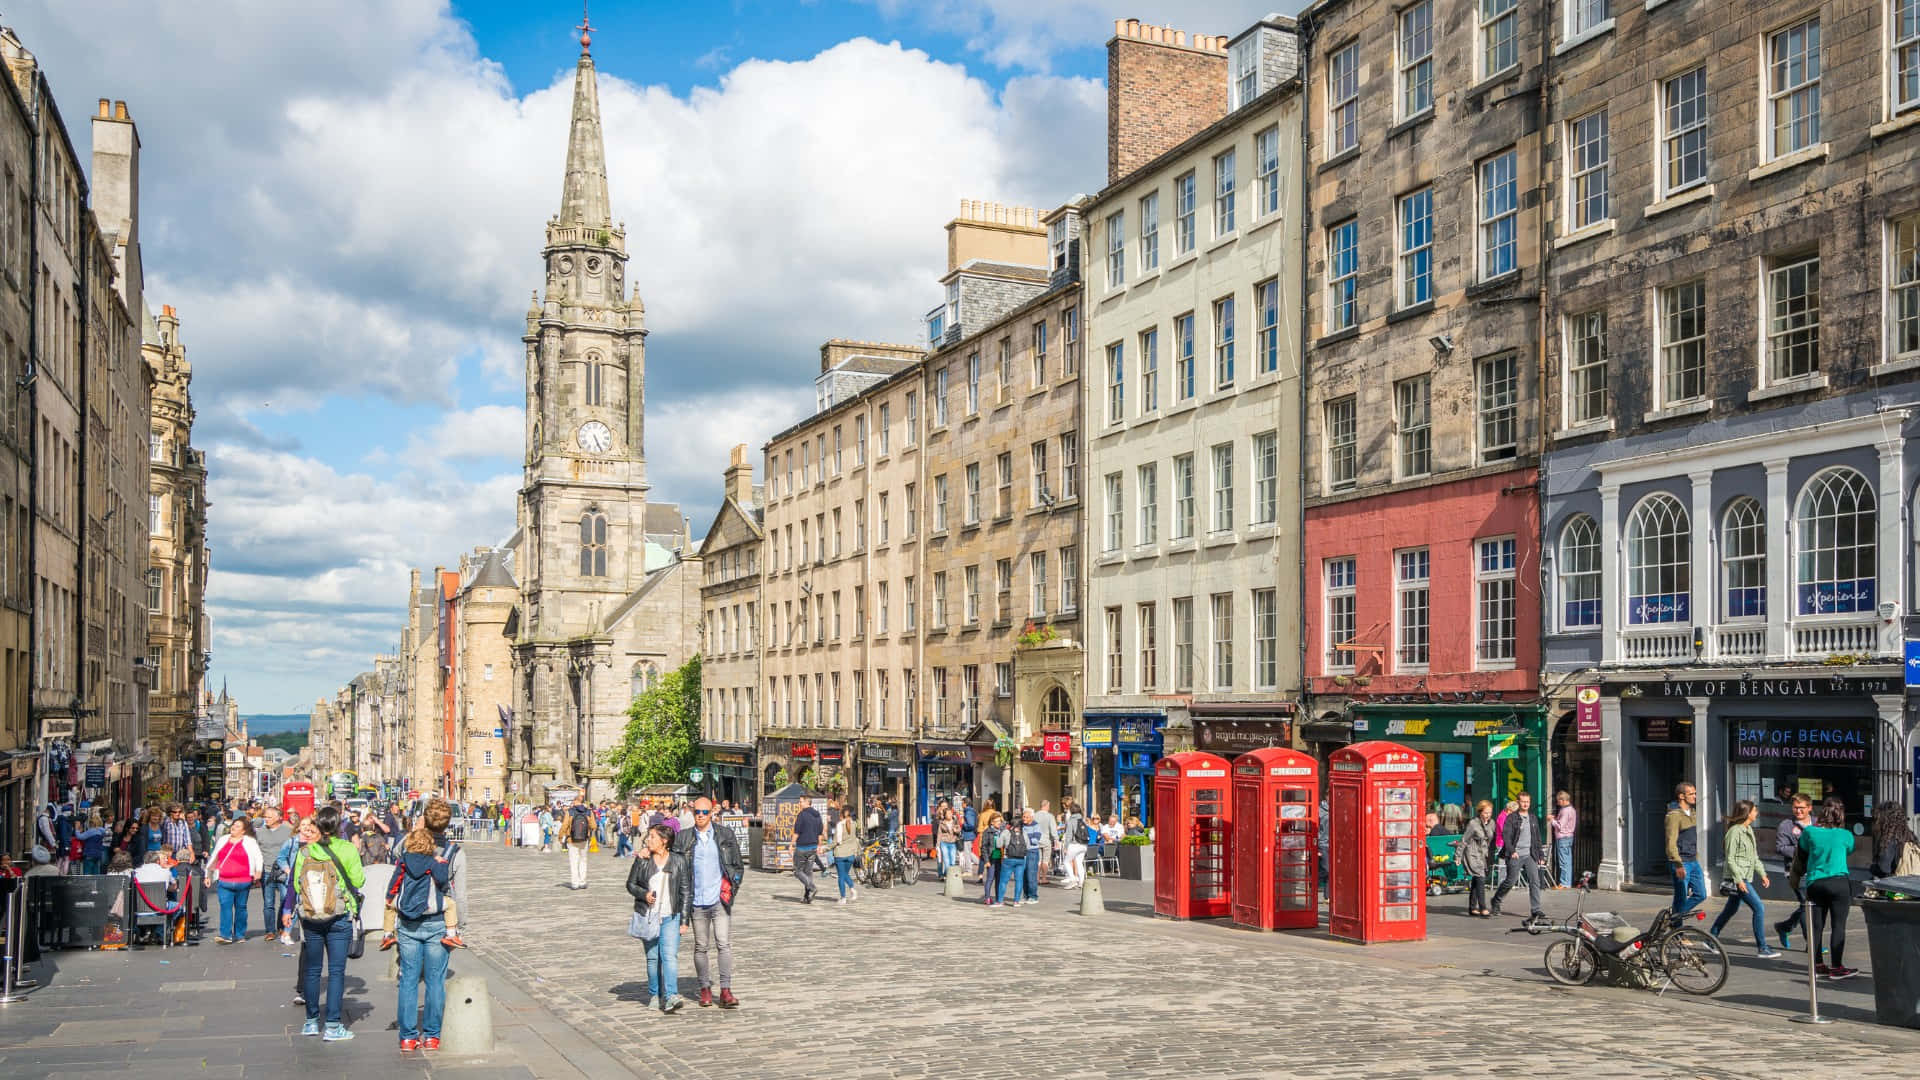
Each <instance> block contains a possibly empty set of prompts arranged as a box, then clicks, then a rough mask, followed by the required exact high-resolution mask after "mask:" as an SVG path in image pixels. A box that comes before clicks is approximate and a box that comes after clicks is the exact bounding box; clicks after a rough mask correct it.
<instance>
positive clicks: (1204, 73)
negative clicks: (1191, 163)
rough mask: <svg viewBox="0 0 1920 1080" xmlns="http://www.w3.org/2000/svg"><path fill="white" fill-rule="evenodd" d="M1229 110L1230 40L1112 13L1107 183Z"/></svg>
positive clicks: (1108, 90)
mask: <svg viewBox="0 0 1920 1080" xmlns="http://www.w3.org/2000/svg"><path fill="white" fill-rule="evenodd" d="M1226 115H1227V39H1226V38H1225V37H1222V36H1211V35H1207V34H1193V35H1191V36H1189V35H1188V34H1187V33H1186V31H1184V30H1169V29H1167V28H1165V27H1159V26H1143V25H1141V23H1140V20H1138V19H1116V20H1114V24H1113V40H1111V41H1109V42H1107V183H1109V184H1111V183H1113V182H1114V181H1116V180H1118V179H1120V178H1121V177H1123V176H1126V175H1127V174H1128V173H1131V172H1133V171H1134V170H1135V169H1138V168H1139V167H1140V166H1142V165H1145V164H1146V163H1147V162H1149V161H1152V160H1153V159H1154V158H1156V157H1159V156H1160V155H1161V154H1164V153H1166V152H1167V151H1168V150H1171V149H1173V148H1174V147H1176V146H1178V145H1180V144H1181V143H1182V142H1184V141H1186V140H1187V139H1188V138H1189V137H1190V136H1192V135H1193V134H1195V133H1196V132H1198V131H1200V130H1201V129H1203V128H1205V127H1206V126H1207V125H1208V124H1211V123H1213V122H1214V121H1215V120H1218V119H1220V118H1221V117H1224V116H1226Z"/></svg>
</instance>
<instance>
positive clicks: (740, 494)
mask: <svg viewBox="0 0 1920 1080" xmlns="http://www.w3.org/2000/svg"><path fill="white" fill-rule="evenodd" d="M724 488H725V490H726V493H727V498H729V499H732V500H733V501H734V502H736V503H739V504H740V505H741V506H752V505H753V465H752V464H751V463H750V462H748V461H747V444H746V443H740V444H739V445H737V446H735V447H734V448H733V457H732V461H731V462H730V463H729V464H728V465H727V471H726V473H725V474H724Z"/></svg>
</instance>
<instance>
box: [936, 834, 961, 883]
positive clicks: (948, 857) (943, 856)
mask: <svg viewBox="0 0 1920 1080" xmlns="http://www.w3.org/2000/svg"><path fill="white" fill-rule="evenodd" d="M959 861H960V845H958V844H956V843H954V842H953V841H951V840H942V841H940V876H941V877H946V876H947V867H949V866H952V865H954V864H955V863H958V862H959Z"/></svg>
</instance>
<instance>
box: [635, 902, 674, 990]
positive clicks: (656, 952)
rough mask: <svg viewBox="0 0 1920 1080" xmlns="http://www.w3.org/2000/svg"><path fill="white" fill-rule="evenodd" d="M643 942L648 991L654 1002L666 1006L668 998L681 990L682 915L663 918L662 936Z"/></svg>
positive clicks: (661, 921)
mask: <svg viewBox="0 0 1920 1080" xmlns="http://www.w3.org/2000/svg"><path fill="white" fill-rule="evenodd" d="M643 944H645V945H646V947H647V992H648V993H651V994H652V995H653V1001H654V1004H656V1005H660V1006H662V1007H664V1006H665V1004H666V1000H667V999H668V998H670V997H673V996H674V995H676V994H678V993H679V992H680V916H678V915H669V916H667V917H666V918H664V919H661V920H660V936H659V937H657V938H654V939H653V940H652V941H648V942H644V943H643Z"/></svg>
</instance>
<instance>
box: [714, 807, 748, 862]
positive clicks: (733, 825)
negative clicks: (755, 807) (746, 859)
mask: <svg viewBox="0 0 1920 1080" xmlns="http://www.w3.org/2000/svg"><path fill="white" fill-rule="evenodd" d="M720 824H722V825H724V826H726V827H727V828H728V829H729V830H731V831H732V833H733V838H734V839H735V840H736V841H738V842H739V844H740V853H741V854H742V855H744V854H746V852H747V815H745V814H721V815H720Z"/></svg>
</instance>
